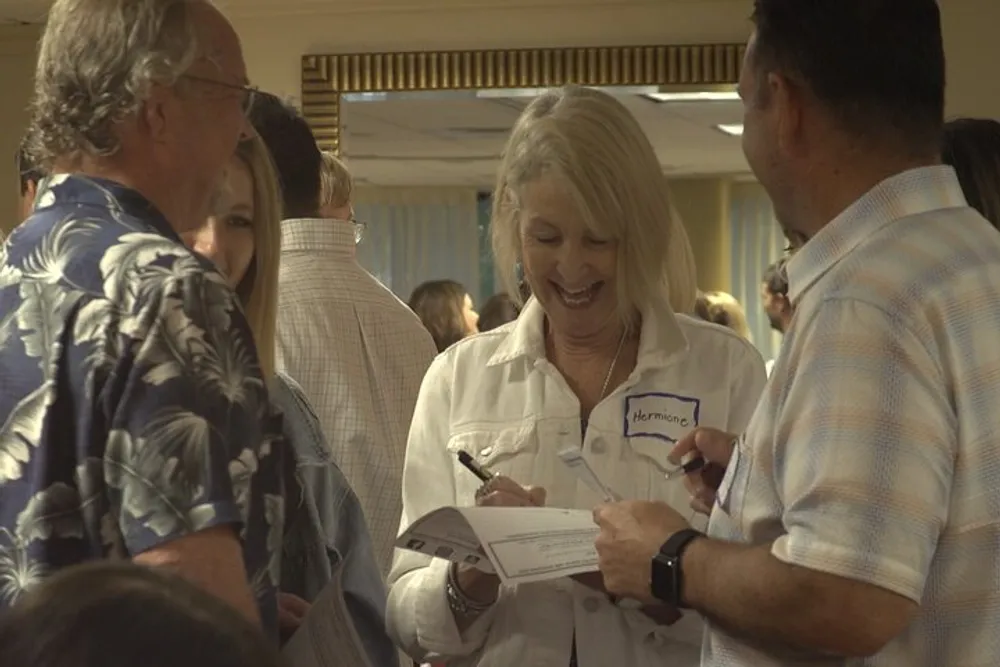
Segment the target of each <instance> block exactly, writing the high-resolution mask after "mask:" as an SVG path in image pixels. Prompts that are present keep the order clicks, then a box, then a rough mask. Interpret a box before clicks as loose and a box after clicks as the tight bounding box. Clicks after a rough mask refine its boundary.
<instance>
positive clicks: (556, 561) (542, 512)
mask: <svg viewBox="0 0 1000 667" xmlns="http://www.w3.org/2000/svg"><path fill="white" fill-rule="evenodd" d="M597 534H598V528H597V526H596V525H594V520H593V514H592V512H591V511H590V510H571V509H561V508H555V507H442V508H440V509H436V510H434V511H433V512H430V513H429V514H426V515H424V516H423V517H421V518H420V519H417V520H416V521H414V522H413V523H412V524H411V525H410V526H409V528H407V529H406V530H405V531H404V532H403V534H402V535H400V536H399V538H398V539H397V540H396V546H397V547H399V548H400V549H409V550H410V551H418V552H420V553H423V554H427V555H428V556H436V557H437V558H443V559H445V560H449V561H452V562H455V563H465V564H467V565H471V566H473V567H476V568H478V569H480V570H483V571H484V572H491V573H496V575H497V576H498V577H500V581H501V582H503V583H504V584H516V583H527V582H531V581H544V580H547V579H558V578H560V577H568V576H570V575H574V574H582V573H584V572H596V571H597V569H598V567H597V551H596V550H595V548H594V540H595V539H596V538H597Z"/></svg>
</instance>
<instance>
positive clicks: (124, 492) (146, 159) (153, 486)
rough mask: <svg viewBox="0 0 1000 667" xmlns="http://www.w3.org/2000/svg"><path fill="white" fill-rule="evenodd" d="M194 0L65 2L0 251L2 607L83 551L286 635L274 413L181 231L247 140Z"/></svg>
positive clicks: (224, 58)
mask: <svg viewBox="0 0 1000 667" xmlns="http://www.w3.org/2000/svg"><path fill="white" fill-rule="evenodd" d="M252 93H253V91H252V89H250V88H249V87H248V86H247V83H246V67H245V65H244V62H243V56H242V53H241V48H240V43H239V39H238V37H237V35H236V33H235V32H234V31H233V29H232V27H231V26H230V25H229V23H228V22H227V21H226V19H225V18H224V17H223V16H222V15H221V14H220V13H219V12H218V11H217V10H216V9H215V8H213V7H212V5H211V4H209V3H208V2H206V1H203V0H133V1H131V2H110V3H109V2H105V1H104V0H56V1H55V2H54V3H53V5H52V8H51V10H50V12H49V16H48V21H47V23H46V27H45V32H44V35H43V37H42V40H41V44H40V48H39V57H38V67H37V71H36V76H35V91H34V99H33V102H32V109H31V110H32V116H33V119H32V129H31V138H32V145H31V152H32V153H33V157H35V158H36V159H37V160H38V166H39V167H40V168H41V169H43V170H44V171H45V172H46V173H48V174H50V176H49V178H47V179H46V180H45V181H44V182H43V184H42V186H41V188H40V191H39V193H38V197H37V200H36V205H35V210H34V212H33V213H32V215H31V216H30V217H29V218H28V219H27V220H26V221H25V222H24V223H23V224H21V225H20V226H19V227H18V228H17V229H15V230H14V232H13V233H12V234H11V236H10V238H9V240H8V243H7V244H6V245H5V246H4V248H3V250H2V251H0V568H2V569H3V571H5V572H7V573H8V576H5V577H3V578H2V579H0V607H6V606H8V605H11V604H13V603H14V602H16V601H17V599H18V597H19V596H20V594H21V593H22V591H23V590H24V589H26V588H28V587H30V586H32V585H33V584H35V583H36V582H37V581H38V580H39V579H40V578H42V577H43V576H45V575H46V574H49V573H51V572H53V571H56V570H59V569H61V568H64V567H69V566H72V565H74V564H78V563H81V562H83V561H91V560H99V559H131V560H133V561H135V562H137V563H141V564H146V565H153V566H166V567H170V568H171V569H173V570H175V571H178V572H179V573H181V574H182V575H184V576H185V577H187V578H189V579H190V580H192V581H194V582H195V583H197V584H198V585H200V586H201V587H203V588H204V589H206V590H207V591H209V592H211V593H213V594H215V595H216V596H218V597H220V598H221V599H223V600H225V601H227V602H228V603H230V604H232V605H233V606H234V607H236V608H237V609H239V610H240V611H241V612H243V613H244V614H245V615H246V616H248V617H249V618H251V619H252V620H254V621H255V622H258V623H262V625H263V627H264V629H265V631H267V632H268V633H270V634H271V635H272V636H273V637H275V638H276V637H277V632H276V631H277V606H276V602H275V598H276V595H275V593H276V588H275V587H276V583H277V581H276V579H277V574H276V573H277V572H278V570H279V568H280V560H279V553H278V548H279V546H280V543H281V535H282V529H283V523H284V520H283V496H282V483H281V479H282V478H281V474H280V473H281V464H282V461H281V455H282V450H283V442H282V441H281V440H280V436H279V435H277V434H279V433H280V417H279V416H277V415H276V414H272V413H271V410H270V408H269V405H270V403H269V401H268V397H267V394H266V391H265V388H264V382H263V379H262V377H261V372H260V369H259V367H258V362H257V357H256V352H255V349H254V343H253V338H252V336H251V334H250V329H249V327H248V325H247V322H246V320H245V319H244V316H243V314H242V312H241V310H240V308H239V307H238V306H237V305H236V300H235V297H234V295H233V294H232V292H231V291H230V290H229V289H228V288H227V287H226V283H225V281H224V280H223V278H222V277H221V276H220V275H219V274H218V273H217V272H216V271H215V269H214V268H213V267H212V265H211V264H210V263H209V262H208V261H206V260H204V259H202V258H200V257H198V256H196V255H195V254H193V253H192V252H190V251H189V250H187V248H186V247H185V246H184V244H183V243H182V242H181V240H180V237H179V236H178V234H179V233H180V232H183V231H186V230H188V229H190V228H192V227H193V226H195V225H197V224H200V223H201V222H202V221H203V220H204V219H205V217H206V216H207V215H208V214H209V213H210V211H211V204H212V199H213V194H214V192H215V191H216V189H217V187H218V184H219V182H220V179H221V177H222V175H223V171H224V168H225V165H226V164H227V163H228V161H229V159H230V158H231V157H232V155H233V154H234V152H235V149H236V146H237V143H238V142H239V141H240V140H241V139H243V138H245V137H247V136H249V135H250V134H251V133H252V131H253V130H252V128H250V127H249V125H248V123H247V119H246V115H245V112H246V109H247V107H248V104H249V103H250V102H251V98H252Z"/></svg>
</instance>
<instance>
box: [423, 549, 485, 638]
mask: <svg viewBox="0 0 1000 667" xmlns="http://www.w3.org/2000/svg"><path fill="white" fill-rule="evenodd" d="M450 566H451V563H450V562H449V561H446V560H442V559H440V558H435V559H434V560H433V561H431V564H430V565H428V566H427V568H425V569H424V571H423V572H421V573H420V574H419V575H417V576H420V577H421V579H422V581H421V582H420V584H419V587H420V593H419V595H420V597H419V598H418V600H417V604H416V611H417V641H418V642H419V643H420V646H421V647H423V648H424V650H426V651H429V652H430V653H432V654H434V655H436V656H441V657H451V656H465V655H471V654H472V653H474V652H475V651H477V650H479V648H480V647H482V645H483V644H484V643H486V638H487V636H488V635H489V631H490V626H491V625H492V624H493V616H494V615H495V613H496V605H493V606H492V607H490V608H489V609H487V610H486V611H484V612H483V613H482V614H480V616H479V618H477V619H476V620H475V622H474V623H472V625H470V626H469V627H468V628H467V629H466V630H465V632H464V633H462V632H459V630H458V625H457V624H456V623H455V616H454V614H453V613H452V611H451V607H450V606H449V605H448V594H447V592H446V584H447V580H448V568H449V567H450Z"/></svg>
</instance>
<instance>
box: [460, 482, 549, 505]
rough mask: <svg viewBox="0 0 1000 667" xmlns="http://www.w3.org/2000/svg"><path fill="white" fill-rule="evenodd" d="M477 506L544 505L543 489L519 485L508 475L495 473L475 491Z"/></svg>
mask: <svg viewBox="0 0 1000 667" xmlns="http://www.w3.org/2000/svg"><path fill="white" fill-rule="evenodd" d="M476 505H478V506H479V507H544V506H545V489H543V488H542V487H540V486H521V485H520V484H518V483H517V482H515V481H514V480H512V479H511V478H510V477H504V476H503V475H497V476H496V477H494V478H493V479H491V480H490V481H488V482H486V483H485V484H483V485H482V486H481V487H480V488H479V490H478V491H476Z"/></svg>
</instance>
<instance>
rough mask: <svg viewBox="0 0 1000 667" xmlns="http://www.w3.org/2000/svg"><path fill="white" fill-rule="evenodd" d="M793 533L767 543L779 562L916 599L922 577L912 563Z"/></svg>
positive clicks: (922, 587)
mask: <svg viewBox="0 0 1000 667" xmlns="http://www.w3.org/2000/svg"><path fill="white" fill-rule="evenodd" d="M804 542H805V541H804V540H802V539H801V538H799V539H796V536H795V535H793V534H789V535H782V536H781V537H779V538H778V539H777V540H775V541H774V544H772V545H771V555H772V556H774V557H775V558H777V559H778V560H780V561H781V562H783V563H787V564H789V565H795V566H798V567H803V568H806V569H808V570H814V571H817V572H823V573H825V574H832V575H835V576H838V577H843V578H845V579H852V580H854V581H860V582H863V583H866V584H871V585H873V586H878V587H879V588H884V589H886V590H888V591H892V592H893V593H897V594H899V595H902V596H903V597H905V598H909V599H910V600H913V601H914V602H916V603H918V604H919V603H920V601H921V599H922V598H923V592H924V582H925V577H924V575H923V574H921V573H919V572H917V571H916V570H914V569H913V568H912V567H908V566H907V565H905V564H903V563H901V562H899V561H897V560H892V559H888V558H884V557H882V558H880V557H879V556H878V554H875V553H867V554H859V553H857V552H855V551H851V550H848V549H845V548H843V547H841V546H838V545H834V544H828V543H825V542H818V541H816V540H814V539H810V540H809V542H808V544H805V543H804Z"/></svg>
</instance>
